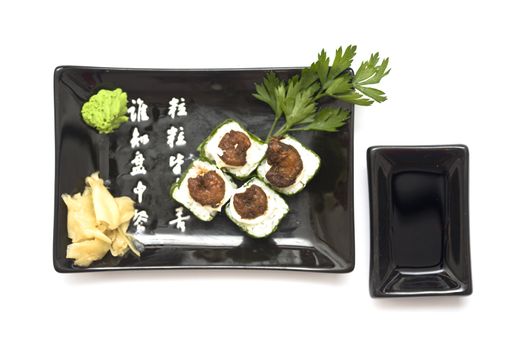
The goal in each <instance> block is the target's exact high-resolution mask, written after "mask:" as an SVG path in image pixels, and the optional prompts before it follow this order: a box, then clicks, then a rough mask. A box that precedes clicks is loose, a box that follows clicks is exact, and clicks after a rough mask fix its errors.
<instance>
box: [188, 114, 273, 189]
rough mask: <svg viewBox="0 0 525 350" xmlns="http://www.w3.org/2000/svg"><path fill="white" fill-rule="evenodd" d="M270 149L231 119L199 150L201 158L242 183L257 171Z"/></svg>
mask: <svg viewBox="0 0 525 350" xmlns="http://www.w3.org/2000/svg"><path fill="white" fill-rule="evenodd" d="M266 148H267V146H266V144H265V143H264V142H263V141H262V140H261V139H260V138H258V137H257V136H255V135H253V134H251V133H250V132H249V131H247V130H246V129H245V128H243V127H242V126H241V125H240V124H239V123H237V122H236V121H235V120H233V119H228V120H226V121H225V122H223V123H222V124H220V125H219V126H217V127H216V128H215V129H214V130H213V131H212V132H211V134H210V135H209V136H208V137H207V138H206V139H205V140H204V141H203V142H202V143H201V144H200V145H199V147H198V148H197V150H198V151H199V153H200V154H201V157H203V158H205V159H207V160H208V161H210V162H211V163H213V164H215V165H216V166H217V167H218V168H219V169H222V170H224V171H225V172H227V173H230V174H231V175H233V176H235V177H236V178H238V179H241V180H242V179H245V178H247V177H248V176H250V174H251V173H252V172H253V171H254V170H255V169H256V168H257V165H259V162H260V161H261V159H263V157H264V154H265V153H266Z"/></svg>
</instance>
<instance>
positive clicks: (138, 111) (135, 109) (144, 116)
mask: <svg viewBox="0 0 525 350" xmlns="http://www.w3.org/2000/svg"><path fill="white" fill-rule="evenodd" d="M131 103H132V106H131V107H129V108H128V113H129V114H130V119H131V121H132V122H142V121H146V120H149V117H148V113H147V110H148V105H147V104H145V103H144V101H142V99H140V98H137V99H136V100H131Z"/></svg>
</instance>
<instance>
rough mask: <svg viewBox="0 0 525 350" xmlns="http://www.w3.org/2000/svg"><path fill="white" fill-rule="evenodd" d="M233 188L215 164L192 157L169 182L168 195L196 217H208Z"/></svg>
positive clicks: (218, 210)
mask: <svg viewBox="0 0 525 350" xmlns="http://www.w3.org/2000/svg"><path fill="white" fill-rule="evenodd" d="M236 188H237V185H235V183H234V182H233V181H232V179H231V178H230V177H229V176H228V175H226V174H224V173H223V172H222V171H221V170H220V169H218V168H217V167H216V166H215V165H213V164H211V163H208V162H206V161H202V160H195V161H194V162H193V163H192V164H191V165H190V167H189V168H188V170H186V172H185V173H184V174H183V175H182V177H181V178H180V179H179V181H177V182H176V183H175V184H174V185H173V186H172V189H171V196H172V198H173V199H174V200H176V201H177V202H179V203H180V204H182V205H183V206H185V207H186V208H187V209H188V210H189V211H191V212H192V213H193V214H194V215H195V216H196V217H197V218H198V219H200V220H202V221H211V220H212V219H213V218H214V217H215V215H217V213H218V212H220V211H221V208H222V207H223V205H224V204H226V202H227V201H228V200H229V199H230V198H231V196H232V194H233V192H234V191H235V189H236Z"/></svg>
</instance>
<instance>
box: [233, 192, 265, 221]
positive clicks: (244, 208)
mask: <svg viewBox="0 0 525 350" xmlns="http://www.w3.org/2000/svg"><path fill="white" fill-rule="evenodd" d="M233 206H234V207H235V211H237V213H239V215H240V216H241V218H243V219H255V218H256V217H258V216H261V215H263V214H264V213H265V212H266V210H267V209H268V198H267V197H266V193H265V192H264V191H263V190H262V188H260V187H259V186H257V185H251V186H250V187H248V188H247V189H246V191H244V192H243V193H237V194H236V195H235V196H233Z"/></svg>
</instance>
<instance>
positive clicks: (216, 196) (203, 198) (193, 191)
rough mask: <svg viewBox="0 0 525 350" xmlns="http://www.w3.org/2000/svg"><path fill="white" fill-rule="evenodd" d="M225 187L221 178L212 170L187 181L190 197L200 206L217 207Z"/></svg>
mask: <svg viewBox="0 0 525 350" xmlns="http://www.w3.org/2000/svg"><path fill="white" fill-rule="evenodd" d="M225 187H226V186H225V183H224V180H223V179H222V177H221V176H220V175H219V174H217V172H216V171H213V170H212V171H208V172H206V173H204V174H201V175H198V176H196V177H192V178H190V179H188V189H189V191H190V196H191V198H193V199H194V200H195V201H196V202H198V203H200V204H201V205H210V206H212V207H217V206H219V204H220V202H221V201H222V199H223V198H224V193H225V191H226V188H225Z"/></svg>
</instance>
